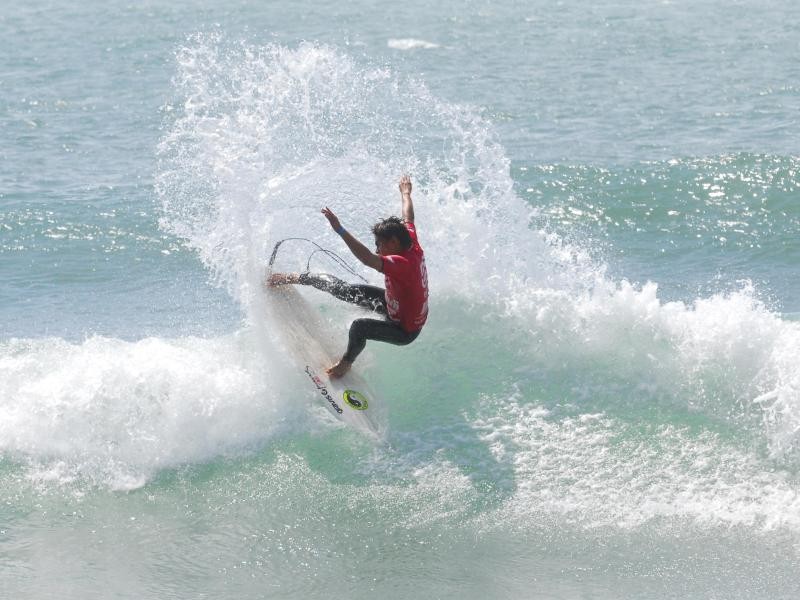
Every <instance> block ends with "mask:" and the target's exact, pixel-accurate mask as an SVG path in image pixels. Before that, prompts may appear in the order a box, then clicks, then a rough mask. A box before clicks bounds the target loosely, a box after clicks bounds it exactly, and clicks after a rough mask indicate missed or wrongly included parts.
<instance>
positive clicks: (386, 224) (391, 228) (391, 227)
mask: <svg viewBox="0 0 800 600" xmlns="http://www.w3.org/2000/svg"><path fill="white" fill-rule="evenodd" d="M372 233H373V234H375V237H376V238H378V239H381V240H384V241H389V240H390V239H392V238H397V241H398V242H400V245H401V246H402V247H403V248H405V249H408V248H411V245H412V244H413V243H414V242H412V241H411V234H410V233H408V229H406V224H405V223H403V221H402V220H401V219H400V218H398V217H389V218H388V219H383V220H382V221H378V222H377V223H375V225H373V226H372Z"/></svg>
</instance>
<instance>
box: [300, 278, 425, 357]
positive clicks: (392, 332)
mask: <svg viewBox="0 0 800 600" xmlns="http://www.w3.org/2000/svg"><path fill="white" fill-rule="evenodd" d="M300 283H301V284H303V285H310V286H313V287H315V288H317V289H318V290H322V291H323V292H328V293H329V294H331V295H332V296H334V297H336V298H338V299H339V300H344V301H345V302H349V303H350V304H355V305H356V306H361V307H362V308H368V309H369V310H373V311H375V312H376V313H379V314H381V315H383V316H384V318H383V319H356V320H355V321H353V323H352V324H351V325H350V339H349V341H348V343H347V352H345V353H344V356H343V357H342V358H343V359H344V360H346V361H348V362H351V363H352V362H353V361H354V360H355V359H356V357H357V356H358V355H359V354H361V351H362V350H363V349H364V346H366V344H367V340H377V341H379V342H388V343H389V344H395V345H396V346H405V345H406V344H410V343H411V342H413V341H414V340H415V339H417V336H418V335H419V331H412V332H411V333H409V332H407V331H406V330H405V329H403V328H402V327H401V326H400V323H397V322H396V321H391V320H389V313H388V312H387V310H386V292H385V291H384V289H383V288H379V287H377V286H374V285H359V284H355V285H354V284H350V283H347V282H346V281H342V280H341V279H337V278H336V277H333V276H332V275H328V274H326V273H321V274H311V273H304V274H302V275H300Z"/></svg>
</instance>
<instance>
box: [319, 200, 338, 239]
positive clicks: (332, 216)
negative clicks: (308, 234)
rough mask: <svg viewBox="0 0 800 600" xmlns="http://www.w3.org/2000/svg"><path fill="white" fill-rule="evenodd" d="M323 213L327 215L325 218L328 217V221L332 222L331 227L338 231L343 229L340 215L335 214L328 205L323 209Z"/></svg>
mask: <svg viewBox="0 0 800 600" xmlns="http://www.w3.org/2000/svg"><path fill="white" fill-rule="evenodd" d="M322 214H323V215H325V218H326V219H328V223H330V224H331V227H332V228H333V230H334V231H335V232H336V233H339V231H340V230H341V229H342V224H341V223H339V217H337V216H336V215H335V214H333V211H332V210H331V209H330V208H328V207H327V206H326V207H325V208H323V209H322Z"/></svg>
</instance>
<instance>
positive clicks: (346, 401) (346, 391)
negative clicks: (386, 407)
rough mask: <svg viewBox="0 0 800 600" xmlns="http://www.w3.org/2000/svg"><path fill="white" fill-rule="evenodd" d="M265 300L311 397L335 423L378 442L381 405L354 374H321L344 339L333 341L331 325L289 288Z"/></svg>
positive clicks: (337, 354)
mask: <svg viewBox="0 0 800 600" xmlns="http://www.w3.org/2000/svg"><path fill="white" fill-rule="evenodd" d="M265 294H266V300H267V305H268V308H269V310H270V312H272V314H273V317H274V318H273V319H272V323H274V324H275V325H276V326H277V327H278V329H279V334H280V337H281V339H282V340H283V342H284V344H285V345H286V347H287V349H288V350H289V352H290V353H291V355H292V357H293V359H294V361H293V362H294V364H295V365H296V368H297V369H298V371H299V372H300V373H301V374H302V377H303V379H304V380H305V382H306V384H307V386H308V389H309V392H310V393H313V394H315V395H316V397H317V401H318V402H320V403H322V404H323V405H324V406H325V407H326V408H327V409H328V410H329V411H330V412H331V413H332V414H333V415H334V416H335V417H336V418H337V419H339V420H341V421H343V422H345V423H347V424H348V425H351V426H352V427H354V428H356V429H357V430H359V431H361V432H363V433H364V434H366V435H368V436H370V437H372V438H374V439H376V440H378V439H382V437H383V428H382V427H381V424H380V420H379V418H378V413H379V409H380V408H381V407H382V401H381V399H380V398H379V396H378V395H377V394H376V393H375V391H374V390H373V389H372V388H371V387H370V386H369V385H368V384H367V382H366V381H365V380H364V378H363V377H362V376H361V375H360V374H359V373H358V370H357V368H356V367H353V368H351V369H350V371H348V372H347V373H346V374H345V375H344V377H341V378H337V379H331V378H330V377H329V376H328V374H327V373H326V372H325V369H326V368H328V367H330V366H331V365H333V364H335V363H336V362H337V361H338V360H339V357H340V355H341V353H342V351H343V347H344V345H345V344H346V342H347V340H346V337H345V338H344V339H338V340H337V339H336V336H335V335H334V333H333V331H332V329H331V327H330V325H329V324H328V323H327V322H326V321H325V320H324V319H323V318H322V317H321V316H320V314H319V312H318V311H317V309H316V308H314V307H312V306H311V305H310V304H309V303H308V302H307V301H306V300H305V298H303V296H302V295H301V294H300V292H299V291H298V290H297V289H295V288H294V286H293V285H281V286H276V287H269V286H267V287H266V289H265ZM341 337H342V336H341V335H340V336H339V338H341ZM337 348H339V349H338V351H337Z"/></svg>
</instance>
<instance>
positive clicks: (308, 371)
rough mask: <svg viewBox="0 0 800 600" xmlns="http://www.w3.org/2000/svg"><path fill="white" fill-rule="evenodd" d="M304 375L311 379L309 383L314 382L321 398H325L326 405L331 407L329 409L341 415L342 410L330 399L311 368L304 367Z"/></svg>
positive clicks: (326, 390) (326, 389)
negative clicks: (306, 374)
mask: <svg viewBox="0 0 800 600" xmlns="http://www.w3.org/2000/svg"><path fill="white" fill-rule="evenodd" d="M306 373H308V376H309V377H310V378H311V381H312V382H314V385H315V386H317V389H318V390H319V393H320V394H322V397H323V398H325V400H327V401H328V404H330V405H331V408H333V410H335V411H336V412H337V413H339V414H342V413H343V412H344V410H343V409H342V407H341V406H339V405H338V404H336V400H334V399H333V398H332V397H331V395H330V393H329V392H328V388H326V387H325V384H324V383H323V382H322V380H321V379H320V378H319V377H317V376H316V375H314V372H313V371H312V370H311V367H309V366H306Z"/></svg>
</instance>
